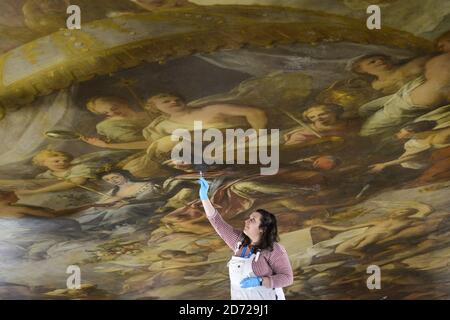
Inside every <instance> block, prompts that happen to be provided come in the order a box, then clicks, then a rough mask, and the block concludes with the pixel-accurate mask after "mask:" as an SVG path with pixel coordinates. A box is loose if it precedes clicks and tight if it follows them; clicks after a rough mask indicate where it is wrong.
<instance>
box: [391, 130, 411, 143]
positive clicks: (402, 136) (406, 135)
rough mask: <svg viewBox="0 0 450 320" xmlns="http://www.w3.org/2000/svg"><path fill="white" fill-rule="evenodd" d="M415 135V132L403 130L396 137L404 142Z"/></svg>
mask: <svg viewBox="0 0 450 320" xmlns="http://www.w3.org/2000/svg"><path fill="white" fill-rule="evenodd" d="M413 135H414V132H412V131H409V130H406V129H401V130H400V131H399V132H397V133H396V134H395V136H396V137H397V139H399V140H403V139H409V138H411V137H412V136H413Z"/></svg>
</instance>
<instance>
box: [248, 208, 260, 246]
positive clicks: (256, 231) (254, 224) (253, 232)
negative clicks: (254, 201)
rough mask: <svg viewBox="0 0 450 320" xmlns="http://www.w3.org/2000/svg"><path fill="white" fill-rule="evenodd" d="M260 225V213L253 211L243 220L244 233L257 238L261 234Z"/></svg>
mask: <svg viewBox="0 0 450 320" xmlns="http://www.w3.org/2000/svg"><path fill="white" fill-rule="evenodd" d="M260 225H261V214H260V213H259V212H256V211H255V212H253V213H252V214H250V216H249V217H248V218H247V219H246V220H245V225H244V234H246V235H247V236H248V237H249V238H250V239H259V237H260V236H261V234H262V231H261V229H260V228H259V226H260Z"/></svg>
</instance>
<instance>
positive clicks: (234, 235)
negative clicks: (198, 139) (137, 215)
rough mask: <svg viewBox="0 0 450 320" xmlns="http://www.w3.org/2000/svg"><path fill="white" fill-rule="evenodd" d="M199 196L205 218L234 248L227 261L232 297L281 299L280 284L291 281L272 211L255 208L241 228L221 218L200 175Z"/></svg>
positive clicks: (236, 298) (286, 258) (205, 182)
mask: <svg viewBox="0 0 450 320" xmlns="http://www.w3.org/2000/svg"><path fill="white" fill-rule="evenodd" d="M199 183H200V200H201V201H202V204H203V207H204V209H205V212H206V216H207V218H208V220H209V221H210V222H211V224H212V225H213V227H214V229H215V230H216V231H217V233H218V234H219V236H220V237H221V238H222V239H223V240H224V241H225V242H226V244H227V245H228V246H229V247H230V248H231V249H232V250H234V255H233V257H232V258H231V260H230V261H229V263H228V268H229V273H230V281H231V299H232V300H285V297H284V293H283V289H282V288H283V287H286V286H289V285H291V284H292V283H293V272H292V268H291V265H290V262H289V258H288V255H287V253H286V250H285V249H284V247H283V246H281V245H280V244H279V243H278V242H277V241H278V231H277V221H276V218H275V216H274V215H273V214H271V213H269V212H267V211H265V210H262V209H258V210H256V211H255V212H253V213H252V214H251V215H250V217H249V218H248V219H247V220H246V221H245V228H244V230H243V231H240V230H237V229H235V228H233V227H232V226H230V225H229V224H228V223H226V222H225V220H223V218H222V217H221V215H220V214H219V213H218V211H217V210H216V209H215V208H214V207H213V205H212V204H211V201H209V199H208V189H209V185H208V182H207V181H206V180H205V179H204V178H200V181H199Z"/></svg>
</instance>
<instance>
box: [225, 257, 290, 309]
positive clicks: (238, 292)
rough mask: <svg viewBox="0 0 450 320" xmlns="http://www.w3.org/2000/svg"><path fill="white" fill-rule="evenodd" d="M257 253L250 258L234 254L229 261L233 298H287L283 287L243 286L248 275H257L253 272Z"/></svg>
mask: <svg viewBox="0 0 450 320" xmlns="http://www.w3.org/2000/svg"><path fill="white" fill-rule="evenodd" d="M255 257H256V255H255V254H252V255H251V256H250V257H249V258H241V257H236V256H233V257H232V258H231V260H230V261H229V262H228V270H229V273H230V284H231V300H286V298H285V297H284V292H283V289H282V288H273V289H272V288H266V287H264V286H258V287H253V288H241V285H240V283H241V281H242V280H243V279H245V278H248V277H256V275H255V274H254V273H253V268H252V262H253V260H254V259H255Z"/></svg>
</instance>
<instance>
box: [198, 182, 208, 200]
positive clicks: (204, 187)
mask: <svg viewBox="0 0 450 320" xmlns="http://www.w3.org/2000/svg"><path fill="white" fill-rule="evenodd" d="M198 183H199V184H200V191H199V195H200V200H208V190H209V184H208V181H206V180H205V179H204V178H200V179H199V180H198Z"/></svg>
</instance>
